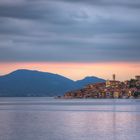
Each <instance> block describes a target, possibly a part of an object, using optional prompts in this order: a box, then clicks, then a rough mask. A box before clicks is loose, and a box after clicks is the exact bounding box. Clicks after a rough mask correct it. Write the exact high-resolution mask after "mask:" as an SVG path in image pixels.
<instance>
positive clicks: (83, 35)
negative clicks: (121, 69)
mask: <svg viewBox="0 0 140 140" xmlns="http://www.w3.org/2000/svg"><path fill="white" fill-rule="evenodd" d="M139 13H140V1H139V0H133V1H132V0H123V1H122V0H117V1H115V2H114V1H112V0H14V1H12V2H11V0H1V1H0V61H1V62H10V61H12V62H17V61H19V62H21V61H27V62H29V61H44V62H45V61H49V62H108V61H137V62H140V55H139V52H140V14H139Z"/></svg>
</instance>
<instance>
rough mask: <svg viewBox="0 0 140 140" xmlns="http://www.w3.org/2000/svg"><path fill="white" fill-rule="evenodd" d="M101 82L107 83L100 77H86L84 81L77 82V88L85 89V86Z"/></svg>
mask: <svg viewBox="0 0 140 140" xmlns="http://www.w3.org/2000/svg"><path fill="white" fill-rule="evenodd" d="M100 82H105V80H104V79H101V78H98V77H93V76H91V77H89V76H88V77H85V78H84V79H82V80H78V81H76V84H77V86H80V87H83V86H85V85H88V84H92V83H100Z"/></svg>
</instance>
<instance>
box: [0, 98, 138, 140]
mask: <svg viewBox="0 0 140 140" xmlns="http://www.w3.org/2000/svg"><path fill="white" fill-rule="evenodd" d="M6 102H10V104H5V105H0V124H1V125H0V140H19V139H20V140H94V139H95V140H101V139H103V140H139V137H140V103H139V102H133V103H132V102H130V101H129V100H128V102H127V101H125V102H126V104H124V103H123V104H122V103H121V105H119V101H115V100H113V101H112V100H110V101H109V102H110V103H108V102H107V103H106V101H104V100H102V102H101V100H100V101H99V102H100V105H99V102H97V101H91V100H90V101H88V100H86V101H81V102H80V101H79V100H78V101H76V100H75V101H60V104H59V101H58V100H57V103H56V104H55V101H54V100H53V101H52V102H53V104H52V102H51V101H50V100H49V101H48V102H51V104H49V103H48V102H47V100H46V101H44V99H43V100H41V99H39V101H38V100H36V101H34V100H31V99H30V100H29V101H28V100H26V102H28V103H30V102H34V104H32V105H31V104H20V105H19V104H18V103H19V101H17V99H16V101H14V100H13V99H12V101H11V100H10V99H8V101H6ZM11 102H15V103H16V104H14V105H12V104H11ZM21 102H22V103H25V101H24V100H20V103H21ZM36 102H37V103H40V102H41V103H42V102H45V104H44V103H43V104H36ZM73 102H77V103H74V104H73ZM86 102H87V105H86ZM116 102H117V103H116ZM120 102H122V101H120ZM123 102H124V101H123ZM83 103H84V105H83Z"/></svg>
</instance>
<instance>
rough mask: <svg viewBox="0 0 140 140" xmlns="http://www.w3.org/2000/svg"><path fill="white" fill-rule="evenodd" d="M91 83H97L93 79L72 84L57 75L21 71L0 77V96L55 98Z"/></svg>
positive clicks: (69, 80) (71, 81)
mask: <svg viewBox="0 0 140 140" xmlns="http://www.w3.org/2000/svg"><path fill="white" fill-rule="evenodd" d="M91 82H92V83H95V82H99V81H98V79H96V78H95V81H94V77H93V78H92V79H90V78H88V79H86V80H85V79H83V80H79V81H76V82H74V81H73V80H71V79H68V78H66V77H64V76H61V75H58V74H53V73H48V72H39V71H31V70H24V69H22V70H17V71H14V72H12V73H10V74H7V75H4V76H0V96H15V97H20V96H57V95H63V94H64V93H65V92H67V91H69V90H74V89H78V88H81V87H83V86H84V85H86V84H89V83H91Z"/></svg>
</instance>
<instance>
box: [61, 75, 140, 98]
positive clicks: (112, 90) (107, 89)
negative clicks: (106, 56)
mask: <svg viewBox="0 0 140 140" xmlns="http://www.w3.org/2000/svg"><path fill="white" fill-rule="evenodd" d="M115 77H116V76H115V74H113V80H107V81H106V82H103V83H95V84H89V85H87V86H85V87H84V88H83V89H79V90H75V91H70V92H67V93H65V94H64V96H63V97H61V98H64V99H75V98H122V99H127V98H128V99H134V98H140V76H136V77H135V79H131V80H128V81H125V82H121V81H116V79H115Z"/></svg>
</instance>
